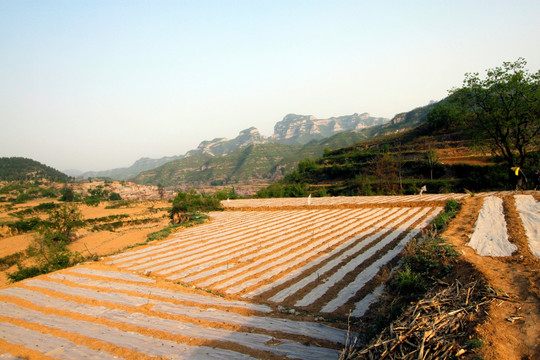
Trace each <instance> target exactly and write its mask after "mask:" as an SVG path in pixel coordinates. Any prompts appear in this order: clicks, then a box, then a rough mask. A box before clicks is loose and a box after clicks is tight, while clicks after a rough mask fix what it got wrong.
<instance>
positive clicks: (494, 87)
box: [451, 58, 540, 167]
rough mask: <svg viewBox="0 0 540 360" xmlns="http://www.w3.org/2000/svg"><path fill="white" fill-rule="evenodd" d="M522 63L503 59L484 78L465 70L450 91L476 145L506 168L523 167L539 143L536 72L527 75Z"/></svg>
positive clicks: (539, 77)
mask: <svg viewBox="0 0 540 360" xmlns="http://www.w3.org/2000/svg"><path fill="white" fill-rule="evenodd" d="M526 64H527V62H526V61H525V60H524V59H523V58H519V59H518V60H517V61H515V62H504V63H503V66H501V67H496V68H494V69H489V70H487V71H486V75H487V76H486V78H485V79H481V78H480V77H479V76H478V73H467V74H465V80H464V82H463V87H461V88H459V89H454V90H452V91H451V99H452V100H453V101H455V102H456V103H457V104H459V105H460V107H461V108H462V110H463V111H464V115H465V120H466V121H467V122H468V125H469V126H470V129H471V130H472V131H473V134H474V135H475V136H476V139H477V140H478V142H479V144H481V145H485V146H487V147H489V148H490V149H491V151H492V152H493V154H495V155H498V156H500V157H502V158H503V159H504V161H506V163H507V164H508V166H509V167H512V166H520V167H523V166H525V165H526V163H527V160H528V157H529V156H530V153H531V151H534V150H537V149H538V146H539V144H540V141H539V136H540V71H537V72H536V73H534V74H531V73H529V72H528V70H526V69H525V65H526Z"/></svg>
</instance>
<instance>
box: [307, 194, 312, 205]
mask: <svg viewBox="0 0 540 360" xmlns="http://www.w3.org/2000/svg"><path fill="white" fill-rule="evenodd" d="M307 204H308V205H311V194H309V196H308V197H307Z"/></svg>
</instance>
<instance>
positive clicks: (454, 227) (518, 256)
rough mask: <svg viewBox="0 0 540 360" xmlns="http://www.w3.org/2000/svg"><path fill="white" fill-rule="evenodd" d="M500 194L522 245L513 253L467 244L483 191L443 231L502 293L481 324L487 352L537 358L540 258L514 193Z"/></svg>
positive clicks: (514, 238)
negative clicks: (491, 252)
mask: <svg viewBox="0 0 540 360" xmlns="http://www.w3.org/2000/svg"><path fill="white" fill-rule="evenodd" d="M502 198H503V207H504V214H505V219H506V223H507V229H508V236H509V240H510V242H511V243H513V244H515V245H516V246H517V248H518V250H517V251H516V252H515V253H513V254H512V256H506V257H491V256H481V255H478V254H477V253H476V252H475V251H474V249H472V248H471V247H469V246H467V245H466V244H467V243H468V242H469V240H470V235H471V234H472V233H473V230H474V226H475V222H476V219H477V217H478V213H479V210H480V208H481V207H482V203H483V200H484V198H482V197H472V198H469V199H466V200H465V201H464V206H463V208H462V210H461V212H460V214H459V215H458V217H457V218H456V219H455V220H454V221H453V222H452V224H451V225H450V227H449V229H448V230H447V231H446V232H445V233H444V237H445V238H447V239H448V240H449V241H450V242H451V243H452V244H454V245H455V246H456V247H457V251H458V252H459V253H461V254H462V255H463V258H464V260H465V261H467V262H469V263H471V264H472V265H473V266H474V267H475V268H476V269H477V270H478V271H480V272H481V273H482V274H483V275H484V276H485V278H486V280H487V282H488V283H489V284H490V286H491V290H492V291H493V292H494V294H496V296H498V297H500V301H496V302H494V303H493V304H492V305H491V308H490V310H489V316H488V320H487V322H486V323H484V324H482V325H481V326H479V327H478V329H477V333H478V336H479V338H481V339H482V340H483V341H484V346H482V350H481V351H482V352H483V354H482V356H483V358H484V359H498V360H505V359H531V360H532V359H539V358H540V342H539V339H540V325H538V324H540V261H539V260H538V259H537V258H536V257H535V256H534V255H533V254H532V252H531V251H530V249H529V246H528V243H527V238H526V236H525V235H524V234H525V230H524V229H523V226H522V224H521V221H520V220H519V214H518V212H517V211H516V208H515V203H514V198H513V196H511V195H505V196H502ZM537 200H538V198H537ZM505 299H506V300H505Z"/></svg>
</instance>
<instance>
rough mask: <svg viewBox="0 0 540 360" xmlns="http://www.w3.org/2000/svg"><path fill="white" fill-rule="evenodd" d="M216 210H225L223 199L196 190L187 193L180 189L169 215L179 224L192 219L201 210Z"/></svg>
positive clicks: (174, 222) (173, 221) (172, 220)
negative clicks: (198, 192)
mask: <svg viewBox="0 0 540 360" xmlns="http://www.w3.org/2000/svg"><path fill="white" fill-rule="evenodd" d="M214 210H223V207H222V206H221V201H220V200H219V199H218V198H217V197H216V196H212V195H205V194H197V192H196V191H195V190H190V191H189V192H187V193H186V192H183V191H179V192H178V194H177V195H176V197H175V198H174V200H173V206H172V209H171V212H170V213H169V216H170V219H171V222H172V223H173V224H179V223H182V222H185V221H189V220H192V219H193V218H194V217H195V215H196V214H198V213H199V212H208V211H214Z"/></svg>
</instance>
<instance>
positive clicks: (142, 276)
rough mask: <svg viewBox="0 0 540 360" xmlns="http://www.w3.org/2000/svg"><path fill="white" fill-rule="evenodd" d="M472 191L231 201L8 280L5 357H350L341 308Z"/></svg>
mask: <svg viewBox="0 0 540 360" xmlns="http://www.w3.org/2000/svg"><path fill="white" fill-rule="evenodd" d="M482 195H496V194H493V193H491V194H482ZM466 196H467V195H464V194H447V195H444V196H443V195H424V196H409V197H397V196H396V197H357V198H313V199H307V198H304V199H266V200H234V201H229V202H227V201H225V202H224V205H225V206H226V207H227V208H228V211H224V212H216V213H211V217H212V219H213V220H212V221H211V222H209V223H206V224H204V225H200V226H197V227H193V228H187V229H183V230H181V231H180V232H178V233H176V234H175V235H174V236H173V237H172V238H169V239H168V240H165V241H160V242H157V243H154V244H151V245H148V246H144V247H140V248H137V249H134V250H132V251H128V252H124V253H122V254H118V255H115V256H111V257H108V258H105V259H103V260H101V261H100V262H95V263H87V264H82V265H79V266H77V267H75V268H71V269H66V270H62V271H59V272H56V273H52V274H49V275H44V276H40V277H38V278H34V279H30V280H26V281H23V282H21V283H17V284H14V285H12V286H9V287H5V288H3V289H0V353H1V352H4V353H5V354H4V355H0V356H4V357H5V358H10V357H28V358H31V359H46V358H59V359H74V358H75V359H82V358H100V359H101V358H103V359H107V358H114V357H117V358H129V359H135V358H137V359H145V358H150V357H163V358H171V359H186V358H189V359H251V358H259V359H282V358H288V359H289V358H290V359H332V358H333V359H337V358H338V356H339V352H340V349H341V348H342V347H343V344H344V343H345V340H346V334H347V330H346V328H345V326H343V325H340V324H339V323H333V322H330V321H328V320H330V319H339V318H346V316H347V315H348V314H349V312H351V313H352V316H356V317H359V316H362V315H363V313H364V312H365V311H366V310H367V309H368V307H369V305H370V304H371V303H372V302H373V301H374V299H375V297H376V294H377V293H378V292H379V291H380V289H381V284H380V281H379V280H378V279H379V277H378V276H377V274H378V273H379V272H380V271H384V268H385V267H387V266H391V265H392V264H393V261H395V259H396V256H397V255H398V254H399V253H400V252H401V250H402V249H403V248H404V246H405V244H406V243H407V242H408V241H410V239H412V238H413V237H415V236H417V235H418V234H419V233H420V232H421V230H422V229H423V228H425V227H426V226H427V225H428V224H429V222H430V221H431V220H432V219H433V218H434V217H435V216H436V215H437V214H438V213H439V212H440V211H442V207H443V206H444V203H445V201H446V199H448V198H464V197H466ZM524 200H526V201H524V202H523V203H524V204H525V205H524V206H528V205H527V204H528V202H527V201H528V200H527V199H524ZM520 202H521V200H520ZM535 204H537V203H534V199H533V205H534V206H536V205H535ZM529 205H530V204H529ZM536 211H537V210H536ZM533 212H534V211H533ZM533 222H534V218H533Z"/></svg>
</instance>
